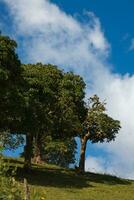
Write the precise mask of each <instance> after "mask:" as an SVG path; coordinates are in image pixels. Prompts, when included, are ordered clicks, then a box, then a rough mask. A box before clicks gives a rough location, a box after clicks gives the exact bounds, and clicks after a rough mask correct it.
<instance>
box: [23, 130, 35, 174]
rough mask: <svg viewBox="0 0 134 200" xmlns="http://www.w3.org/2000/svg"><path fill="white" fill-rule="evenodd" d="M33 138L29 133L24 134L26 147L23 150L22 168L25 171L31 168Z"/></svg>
mask: <svg viewBox="0 0 134 200" xmlns="http://www.w3.org/2000/svg"><path fill="white" fill-rule="evenodd" d="M32 145H33V136H32V134H31V133H27V134H26V145H25V150H24V159H25V160H24V168H25V169H26V170H28V169H30V168H31V157H32Z"/></svg>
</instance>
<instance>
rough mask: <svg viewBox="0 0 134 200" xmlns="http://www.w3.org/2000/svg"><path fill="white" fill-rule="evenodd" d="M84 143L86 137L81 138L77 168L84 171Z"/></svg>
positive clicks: (85, 142)
mask: <svg viewBox="0 0 134 200" xmlns="http://www.w3.org/2000/svg"><path fill="white" fill-rule="evenodd" d="M86 144H87V138H86V137H83V138H81V151H80V161H79V169H80V171H81V172H84V171H85V153H86Z"/></svg>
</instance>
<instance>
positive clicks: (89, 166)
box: [0, 0, 134, 179]
mask: <svg viewBox="0 0 134 200" xmlns="http://www.w3.org/2000/svg"><path fill="white" fill-rule="evenodd" d="M120 5H121V6H120ZM133 10H134V1H129V3H128V1H127V0H118V1H117V0H116V1H115V0H109V1H107V0H101V1H100V0H90V1H89V0H82V1H81V0H72V1H68V0H52V1H48V0H28V1H27V0H0V30H1V31H2V33H3V34H6V35H9V36H10V37H12V38H14V39H15V40H16V41H17V43H18V54H19V57H20V58H21V60H22V62H23V63H29V62H31V63H36V62H40V61H41V62H43V63H52V64H56V65H58V66H59V67H61V68H63V69H64V70H65V71H67V70H72V71H74V72H75V73H78V74H80V75H81V76H83V78H84V80H85V82H86V84H87V88H86V95H87V97H89V96H90V95H92V94H95V93H97V94H98V95H99V96H100V98H101V99H102V100H103V99H106V101H107V112H108V113H109V114H110V115H111V116H112V117H114V118H115V119H118V120H120V121H121V126H122V129H121V131H120V133H119V135H118V137H117V138H116V140H115V142H112V143H111V144H95V145H92V144H90V143H89V144H88V148H87V153H86V170H90V171H95V172H101V173H111V174H114V175H117V176H121V177H126V178H131V179H134V156H133V152H134V122H133V120H134V75H133V73H134V68H133V67H134V66H133V65H134V27H133V19H134V12H133Z"/></svg>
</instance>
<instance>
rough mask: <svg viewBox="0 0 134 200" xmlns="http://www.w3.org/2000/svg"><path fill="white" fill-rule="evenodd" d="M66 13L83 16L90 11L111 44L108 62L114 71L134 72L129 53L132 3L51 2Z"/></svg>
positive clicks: (132, 55) (133, 14) (103, 0)
mask: <svg viewBox="0 0 134 200" xmlns="http://www.w3.org/2000/svg"><path fill="white" fill-rule="evenodd" d="M53 2H55V3H56V4H58V5H59V6H60V7H61V8H62V9H63V10H65V11H66V12H67V13H71V14H73V15H75V14H76V13H78V14H79V15H82V14H83V11H84V10H90V11H92V12H94V13H95V15H96V16H97V17H99V19H100V20H101V24H102V28H103V30H104V32H105V35H106V38H107V39H108V41H109V42H110V44H111V47H112V52H111V56H110V58H109V59H110V61H111V62H112V64H114V70H115V71H116V72H119V73H122V74H124V73H132V74H133V72H134V68H133V63H134V52H133V51H129V48H130V45H131V39H132V38H133V37H134V26H133V19H134V1H129V2H128V1H127V0H118V1H116V0H113V1H112V0H109V1H107V0H101V1H99V0H90V1H88V0H83V1H81V0H73V1H68V0H60V1H59V0H53Z"/></svg>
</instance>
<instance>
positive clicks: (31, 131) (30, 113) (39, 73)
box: [22, 63, 85, 167]
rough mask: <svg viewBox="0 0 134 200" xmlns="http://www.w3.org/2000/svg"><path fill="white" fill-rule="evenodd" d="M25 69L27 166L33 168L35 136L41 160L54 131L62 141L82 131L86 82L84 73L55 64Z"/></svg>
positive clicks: (37, 160)
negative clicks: (45, 143)
mask: <svg viewBox="0 0 134 200" xmlns="http://www.w3.org/2000/svg"><path fill="white" fill-rule="evenodd" d="M23 68H24V80H25V82H26V83H27V85H26V91H25V94H24V96H25V99H26V106H25V112H24V119H23V120H22V122H23V128H24V130H25V133H26V146H25V153H24V155H25V166H27V167H29V166H30V160H31V155H32V145H33V138H34V159H33V160H34V161H35V162H40V161H41V152H40V150H41V143H42V141H43V138H44V136H46V135H47V134H51V136H52V137H53V138H55V139H61V140H62V139H64V138H69V137H73V136H75V135H76V134H77V133H78V129H79V128H80V127H81V122H82V120H83V119H82V118H83V116H84V112H85V108H84V101H83V98H84V94H85V93H84V87H85V83H84V82H83V79H82V78H81V77H80V76H78V75H74V74H73V73H71V72H70V73H64V72H63V71H61V70H59V69H58V68H57V67H56V66H52V65H42V64H41V63H38V64H36V65H23ZM81 108H82V109H81ZM81 113H82V114H81Z"/></svg>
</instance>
